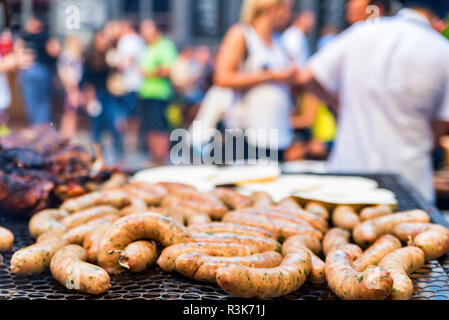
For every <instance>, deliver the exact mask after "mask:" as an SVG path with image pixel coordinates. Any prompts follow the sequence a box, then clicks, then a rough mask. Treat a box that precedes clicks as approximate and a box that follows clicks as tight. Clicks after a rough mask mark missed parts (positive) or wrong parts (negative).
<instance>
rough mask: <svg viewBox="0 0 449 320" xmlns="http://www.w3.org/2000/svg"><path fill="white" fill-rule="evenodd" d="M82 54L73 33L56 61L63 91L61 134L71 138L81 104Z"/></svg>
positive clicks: (79, 44) (79, 42)
mask: <svg viewBox="0 0 449 320" xmlns="http://www.w3.org/2000/svg"><path fill="white" fill-rule="evenodd" d="M82 55H83V46H82V44H81V41H80V40H79V39H78V37H76V36H74V35H72V36H68V37H67V38H66V39H65V43H64V46H63V50H62V52H61V55H60V56H59V58H58V63H57V72H58V77H59V79H60V80H61V83H62V86H63V88H64V91H65V100H64V115H63V116H62V120H61V134H62V136H64V137H65V138H67V139H73V138H74V137H75V135H76V127H77V113H78V109H79V108H80V107H81V105H82V104H83V99H82V93H81V91H80V88H79V84H80V82H81V79H82V76H83V61H82Z"/></svg>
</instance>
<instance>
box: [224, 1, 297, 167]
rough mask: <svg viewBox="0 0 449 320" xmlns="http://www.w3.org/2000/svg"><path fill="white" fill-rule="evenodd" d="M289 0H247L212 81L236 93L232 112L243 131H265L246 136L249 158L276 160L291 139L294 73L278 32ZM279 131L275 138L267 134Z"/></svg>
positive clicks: (289, 6)
mask: <svg viewBox="0 0 449 320" xmlns="http://www.w3.org/2000/svg"><path fill="white" fill-rule="evenodd" d="M291 9H292V1H289V0H245V1H244V2H243V6H242V14H241V23H239V24H236V25H234V26H233V27H232V28H231V29H230V30H229V31H228V33H227V34H226V36H225V38H224V40H223V43H222V45H221V48H220V51H219V53H218V57H217V63H216V70H215V84H216V85H217V86H220V87H224V88H230V89H233V90H234V92H236V94H239V95H240V97H241V98H240V102H239V105H238V106H235V107H233V108H232V110H233V113H234V115H233V116H232V117H233V118H235V120H232V121H231V122H234V123H236V124H237V126H238V128H241V129H253V130H257V131H260V132H265V134H264V135H263V136H259V137H255V136H253V135H249V136H247V143H248V155H247V158H253V157H254V156H255V157H258V158H262V157H263V158H266V157H267V156H270V157H272V156H273V154H272V153H273V152H277V153H278V154H277V157H278V159H279V160H280V161H282V160H283V155H284V152H285V150H286V149H287V148H288V147H289V146H290V144H291V142H292V139H293V131H292V128H291V125H290V112H291V107H292V100H291V95H290V87H289V84H290V81H291V80H292V78H293V77H294V76H295V74H296V70H295V68H294V66H293V65H292V64H291V61H290V60H289V58H288V56H287V54H286V53H285V51H284V49H283V47H282V44H281V42H280V41H279V37H277V34H276V32H277V30H280V29H282V28H284V27H285V25H286V24H287V23H288V21H289V19H290V15H291ZM272 130H277V133H278V137H277V138H278V139H271V137H269V135H270V132H272Z"/></svg>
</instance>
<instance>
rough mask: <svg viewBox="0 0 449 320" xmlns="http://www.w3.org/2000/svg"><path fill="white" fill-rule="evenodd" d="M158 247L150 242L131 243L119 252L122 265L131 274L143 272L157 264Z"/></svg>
mask: <svg viewBox="0 0 449 320" xmlns="http://www.w3.org/2000/svg"><path fill="white" fill-rule="evenodd" d="M156 259H157V252H156V246H155V245H154V244H153V243H151V242H149V241H144V240H142V241H136V242H132V243H130V244H129V245H128V246H127V247H126V248H125V250H123V251H121V252H119V263H120V265H121V266H122V267H123V268H125V269H127V270H129V271H131V272H142V271H145V270H146V269H148V268H149V267H151V266H152V265H154V264H155V263H156Z"/></svg>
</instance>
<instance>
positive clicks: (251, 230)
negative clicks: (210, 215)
mask: <svg viewBox="0 0 449 320" xmlns="http://www.w3.org/2000/svg"><path fill="white" fill-rule="evenodd" d="M187 230H188V231H189V232H190V233H212V234H214V233H235V234H241V235H246V236H253V237H267V238H274V237H275V236H274V234H273V233H271V232H268V231H266V230H264V229H261V228H255V227H249V226H244V225H241V224H236V223H225V222H211V223H205V224H198V225H192V226H189V227H188V228H187Z"/></svg>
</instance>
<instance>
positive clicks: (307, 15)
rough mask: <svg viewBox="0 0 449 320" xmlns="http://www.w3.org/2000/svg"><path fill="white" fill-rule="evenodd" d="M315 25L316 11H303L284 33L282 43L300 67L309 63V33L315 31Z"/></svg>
mask: <svg viewBox="0 0 449 320" xmlns="http://www.w3.org/2000/svg"><path fill="white" fill-rule="evenodd" d="M315 25H316V16H315V13H314V12H313V11H303V12H301V13H300V14H299V15H298V17H297V18H296V19H295V21H294V22H293V24H292V25H291V26H290V27H289V28H288V29H287V30H286V31H285V32H284V33H283V34H282V44H283V45H284V48H285V50H287V53H288V55H289V56H290V58H292V59H293V60H294V61H295V64H296V65H297V66H298V68H301V67H304V66H305V65H306V64H307V60H309V57H310V53H311V52H310V45H309V40H308V39H307V35H308V34H309V33H310V32H312V31H313V29H314V28H315Z"/></svg>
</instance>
